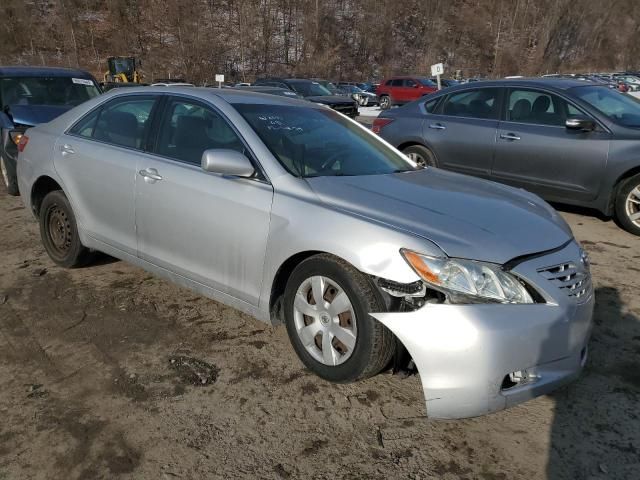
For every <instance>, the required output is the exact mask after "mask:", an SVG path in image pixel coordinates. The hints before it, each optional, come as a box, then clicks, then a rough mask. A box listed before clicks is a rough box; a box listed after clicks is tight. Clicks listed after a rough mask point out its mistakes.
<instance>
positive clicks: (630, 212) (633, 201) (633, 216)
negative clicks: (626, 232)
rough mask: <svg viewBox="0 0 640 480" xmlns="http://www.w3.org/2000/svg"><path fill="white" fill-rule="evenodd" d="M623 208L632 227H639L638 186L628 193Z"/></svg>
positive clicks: (639, 204)
mask: <svg viewBox="0 0 640 480" xmlns="http://www.w3.org/2000/svg"><path fill="white" fill-rule="evenodd" d="M625 207H626V213H627V217H629V220H631V222H632V223H633V224H634V225H636V226H638V227H640V185H638V186H636V188H634V189H633V190H631V191H630V192H629V195H627V200H626V202H625Z"/></svg>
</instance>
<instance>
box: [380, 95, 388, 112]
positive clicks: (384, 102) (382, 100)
mask: <svg viewBox="0 0 640 480" xmlns="http://www.w3.org/2000/svg"><path fill="white" fill-rule="evenodd" d="M380 108H381V109H382V110H389V109H390V108H391V99H390V98H389V96H388V95H382V96H381V97H380Z"/></svg>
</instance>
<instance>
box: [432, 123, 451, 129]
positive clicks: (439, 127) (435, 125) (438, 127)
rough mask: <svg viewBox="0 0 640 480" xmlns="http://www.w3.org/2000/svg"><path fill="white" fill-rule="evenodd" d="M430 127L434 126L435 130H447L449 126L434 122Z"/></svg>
mask: <svg viewBox="0 0 640 480" xmlns="http://www.w3.org/2000/svg"><path fill="white" fill-rule="evenodd" d="M429 128H433V129H434V130H445V129H446V128H447V127H445V126H444V125H442V124H441V123H432V124H431V125H429Z"/></svg>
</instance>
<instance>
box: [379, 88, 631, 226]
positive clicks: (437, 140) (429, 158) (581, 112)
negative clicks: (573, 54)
mask: <svg viewBox="0 0 640 480" xmlns="http://www.w3.org/2000/svg"><path fill="white" fill-rule="evenodd" d="M373 130H374V132H376V133H378V134H380V135H381V136H382V137H383V138H384V139H385V140H387V141H388V142H390V143H391V144H392V145H394V146H396V147H398V148H399V149H400V150H402V151H403V152H404V153H405V154H407V155H408V156H409V157H410V158H412V159H413V160H415V161H417V162H418V163H423V164H428V165H432V166H437V167H441V168H444V169H447V170H454V171H457V172H461V173H466V174H469V175H475V176H478V177H484V178H488V179H491V180H495V181H498V182H503V183H507V184H509V185H513V186H516V187H522V188H525V189H527V190H529V191H531V192H534V193H537V194H538V195H540V196H541V197H543V198H545V199H546V200H549V201H553V202H559V203H567V204H572V205H579V206H584V207H590V208H594V209H596V210H599V211H600V212H602V213H604V214H606V215H608V216H615V217H616V219H617V220H618V222H619V223H620V224H621V226H622V227H623V228H625V229H626V230H627V231H629V232H631V233H633V234H635V235H640V101H639V100H637V99H635V98H633V97H631V96H629V95H626V94H622V93H619V92H616V91H613V90H611V89H610V88H608V87H607V86H605V85H599V84H596V83H592V82H587V81H579V80H569V79H518V80H496V81H487V82H481V83H474V84H465V85H460V86H457V87H452V88H449V89H447V90H446V91H443V92H440V93H438V94H432V95H429V96H428V97H427V98H423V99H420V100H418V101H416V102H413V103H411V104H409V105H406V106H405V107H403V108H400V109H396V110H393V111H388V112H384V113H383V114H382V115H381V116H380V117H379V118H377V119H376V120H375V123H374V127H373Z"/></svg>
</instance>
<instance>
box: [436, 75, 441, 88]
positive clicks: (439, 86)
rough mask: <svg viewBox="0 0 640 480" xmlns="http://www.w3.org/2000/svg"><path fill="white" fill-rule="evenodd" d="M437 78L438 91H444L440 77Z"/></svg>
mask: <svg viewBox="0 0 640 480" xmlns="http://www.w3.org/2000/svg"><path fill="white" fill-rule="evenodd" d="M436 78H437V79H438V91H440V90H442V85H440V75H436Z"/></svg>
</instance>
